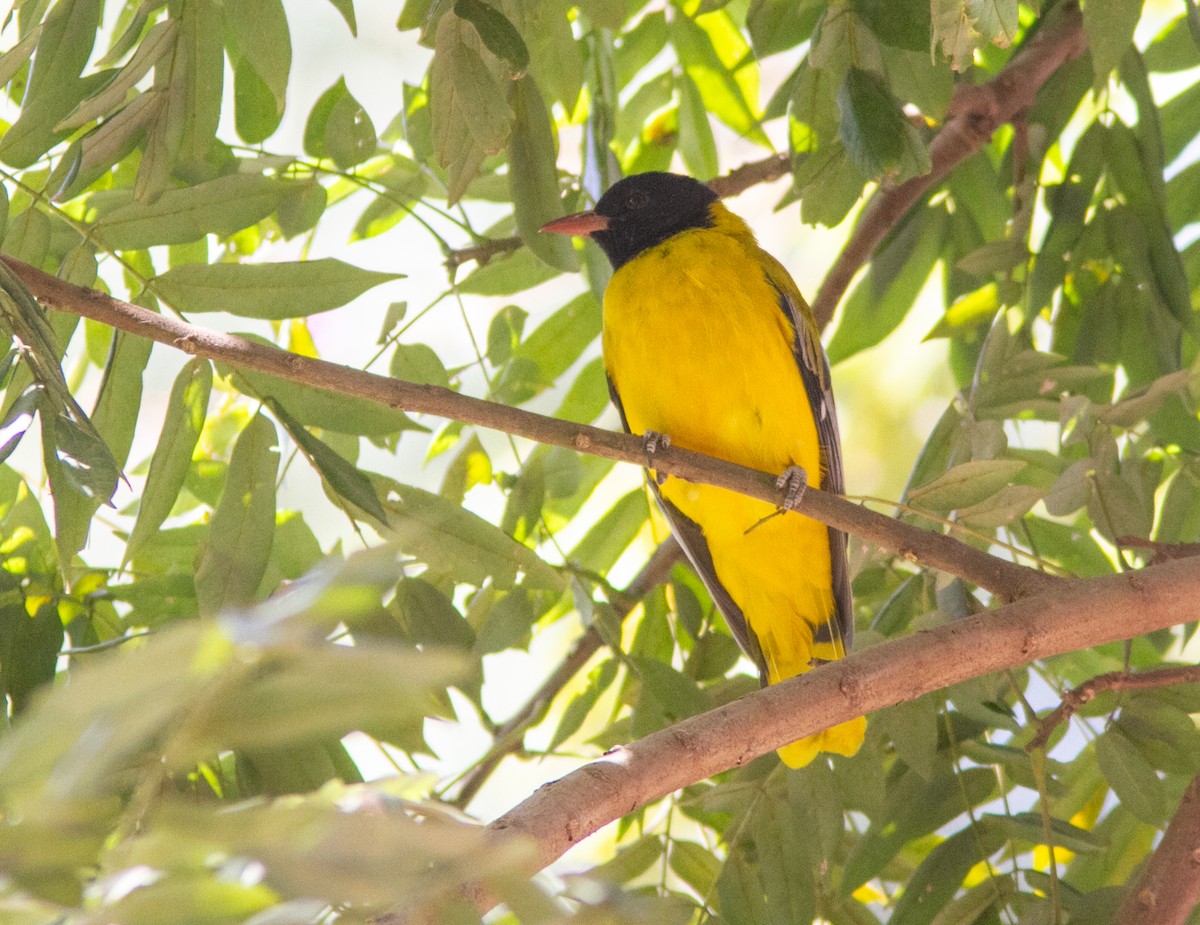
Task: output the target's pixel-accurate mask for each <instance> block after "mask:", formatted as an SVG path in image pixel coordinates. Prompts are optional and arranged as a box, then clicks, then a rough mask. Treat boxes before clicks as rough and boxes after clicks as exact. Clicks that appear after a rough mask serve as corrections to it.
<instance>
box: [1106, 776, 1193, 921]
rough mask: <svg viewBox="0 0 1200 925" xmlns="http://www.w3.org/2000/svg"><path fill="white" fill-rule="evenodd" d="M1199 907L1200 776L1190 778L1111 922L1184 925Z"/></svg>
mask: <svg viewBox="0 0 1200 925" xmlns="http://www.w3.org/2000/svg"><path fill="white" fill-rule="evenodd" d="M1198 905H1200V775H1197V776H1196V777H1194V778H1192V782H1191V783H1190V784H1188V787H1187V790H1185V791H1184V792H1183V799H1182V800H1181V801H1180V803H1179V809H1178V810H1176V811H1175V815H1174V817H1173V818H1172V819H1171V824H1170V825H1168V826H1167V831H1166V833H1165V834H1164V835H1163V838H1162V841H1161V842H1159V844H1158V847H1157V848H1156V849H1155V851H1154V854H1152V855H1151V856H1150V860H1149V862H1148V863H1147V864H1146V866H1145V868H1144V869H1143V870H1142V875H1141V876H1140V877H1139V878H1138V881H1137V883H1135V884H1134V885H1133V886H1132V887H1130V889H1129V892H1127V893H1126V894H1125V899H1124V900H1123V901H1122V902H1121V907H1120V908H1119V909H1118V910H1117V914H1116V915H1115V916H1113V922H1119V923H1120V925H1184V923H1185V922H1187V921H1188V920H1189V919H1190V917H1191V915H1192V913H1193V912H1194V911H1195V910H1196V907H1197V906H1198Z"/></svg>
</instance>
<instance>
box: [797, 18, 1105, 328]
mask: <svg viewBox="0 0 1200 925" xmlns="http://www.w3.org/2000/svg"><path fill="white" fill-rule="evenodd" d="M1086 46H1087V39H1086V36H1085V35H1084V32H1083V16H1082V14H1080V12H1079V6H1078V5H1077V4H1076V3H1073V2H1071V3H1066V4H1063V6H1062V13H1061V16H1060V18H1059V20H1058V21H1057V22H1056V23H1054V24H1053V25H1050V26H1047V27H1046V28H1044V29H1042V30H1041V31H1039V32H1038V33H1037V34H1036V35H1035V36H1034V37H1033V38H1032V39H1031V40H1030V41H1029V42H1028V43H1027V44H1026V45H1025V46H1024V47H1022V48H1021V50H1020V51H1018V52H1017V53H1016V54H1015V55H1013V57H1012V59H1011V60H1010V61H1009V62H1008V64H1007V65H1006V66H1005V68H1004V70H1002V71H1001V72H1000V73H999V74H998V75H996V77H995V78H993V79H992V80H990V81H988V82H987V83H985V84H980V85H979V86H962V87H959V88H958V90H957V91H956V92H955V95H954V100H953V102H952V103H951V105H950V114H949V116H948V117H947V118H946V121H945V123H944V124H943V125H942V128H941V130H940V131H939V132H938V133H937V135H936V136H934V139H933V141H932V142H930V145H929V157H930V160H931V161H932V163H933V167H932V169H931V170H930V171H929V173H927V174H925V175H924V176H921V177H913V178H912V179H911V180H907V181H905V182H904V183H901V184H900V185H899V186H892V187H887V188H883V187H881V188H880V189H879V190H878V191H877V192H876V193H875V195H874V196H873V197H871V201H870V202H869V203H868V204H867V206H866V208H865V209H863V213H862V217H861V218H860V219H859V221H858V224H857V225H856V226H855V228H854V231H853V233H852V234H851V235H850V240H849V241H847V242H846V246H845V247H844V248H843V249H842V252H841V253H840V254H839V255H838V258H837V260H836V261H834V264H833V266H832V267H830V268H829V272H828V273H826V274H825V279H824V281H823V282H822V283H821V288H820V290H819V291H818V292H817V297H816V298H815V299H814V300H813V303H812V309H813V314H814V315H815V316H816V319H817V324H818V325H820V327H821V328H824V327H825V326H826V325H827V324H829V321H830V319H832V318H833V313H834V311H835V310H836V309H837V306H838V303H839V302H840V301H841V299H842V296H843V295H845V294H846V290H847V289H848V288H849V286H850V282H851V280H852V279H854V274H855V273H857V272H858V270H859V268H860V267H861V266H862V265H863V264H865V263H866V262H867V261H868V260H870V259H871V255H872V254H873V253H874V252H875V248H876V247H878V246H879V243H880V242H881V241H882V240H883V239H884V238H885V237H886V236H887V234H888V232H890V231H891V230H892V229H893V228H894V227H895V226H896V224H897V222H899V221H900V219H901V218H903V217H904V215H905V213H906V212H908V210H909V209H911V208H912V207H913V205H915V204H916V203H917V202H918V201H919V200H920V198H921V197H922V196H923V195H924V194H925V193H926V192H927V191H928V190H929V189H930V188H931V187H933V186H934V184H936V183H938V182H940V181H941V180H942V179H943V178H945V177H946V175H947V174H949V173H950V171H951V170H953V169H954V168H955V167H956V166H958V164H960V163H962V161H964V160H966V159H967V158H968V157H970V156H971V155H972V154H974V153H975V152H977V151H978V150H979V149H980V148H982V147H983V146H984V145H985V144H987V142H988V141H989V140H991V137H992V134H993V133H994V132H995V131H996V129H998V128H999V127H1000V126H1001V125H1004V124H1005V123H1007V122H1011V121H1012V120H1013V119H1015V118H1017V117H1019V116H1021V115H1022V114H1023V113H1024V112H1025V111H1026V110H1027V109H1028V108H1029V107H1030V106H1032V105H1033V102H1034V100H1035V99H1036V98H1037V95H1038V93H1039V92H1040V91H1041V89H1042V87H1043V86H1044V85H1045V83H1046V81H1047V80H1049V79H1050V77H1051V76H1052V75H1053V74H1054V72H1055V71H1057V70H1058V69H1059V68H1060V67H1062V66H1063V65H1064V64H1066V63H1067V62H1068V61H1071V60H1072V59H1074V58H1077V57H1079V56H1080V55H1081V54H1083V51H1084V49H1085V48H1086Z"/></svg>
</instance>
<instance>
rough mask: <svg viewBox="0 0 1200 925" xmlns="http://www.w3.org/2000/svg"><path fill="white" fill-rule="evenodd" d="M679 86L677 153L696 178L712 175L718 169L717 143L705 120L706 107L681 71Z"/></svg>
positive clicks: (690, 81)
mask: <svg viewBox="0 0 1200 925" xmlns="http://www.w3.org/2000/svg"><path fill="white" fill-rule="evenodd" d="M678 88H679V153H680V154H682V155H683V162H684V163H685V164H687V168H688V171H689V172H690V173H691V175H692V176H693V177H696V178H697V179H702V180H703V179H709V178H712V177H715V176H716V175H717V173H718V171H719V170H720V166H719V164H718V162H717V143H716V141H715V140H714V138H713V132H712V126H711V125H710V124H709V122H708V109H707V108H705V106H704V100H703V98H702V97H701V96H700V88H699V87H697V86H696V81H695V80H693V79H692V78H691V76H690V75H688V74H687V73H684V74H682V75H681V76H680V78H679V81H678Z"/></svg>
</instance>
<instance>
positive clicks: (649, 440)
mask: <svg viewBox="0 0 1200 925" xmlns="http://www.w3.org/2000/svg"><path fill="white" fill-rule="evenodd" d="M670 445H671V437H670V435H669V434H660V433H659V432H658V431H656V430H648V431H646V432H645V433H644V434H642V450H643V452H645V454H646V470H647V471H648V472H649V473H650V477H651V478H652V479H654V484H655V485H661V484H662V483H663V482H665V481H666V480H667V477H666V476H665V475H664V474H663V473H661V472H657V471H655V469H654V454H655V453H657V452H658V451H659V450H665V449H666V448H667V447H669V446H670Z"/></svg>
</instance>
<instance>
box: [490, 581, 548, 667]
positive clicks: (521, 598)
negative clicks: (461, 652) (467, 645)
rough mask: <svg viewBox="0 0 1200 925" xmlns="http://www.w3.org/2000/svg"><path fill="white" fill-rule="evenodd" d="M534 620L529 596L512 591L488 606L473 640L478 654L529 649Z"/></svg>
mask: <svg viewBox="0 0 1200 925" xmlns="http://www.w3.org/2000/svg"><path fill="white" fill-rule="evenodd" d="M536 620H537V614H536V613H534V607H533V601H532V599H531V597H530V595H529V594H528V593H527V592H526V591H524V590H523V589H521V588H515V589H514V590H512V591H510V592H508V593H507V594H505V595H504V596H502V597H501V598H500V599H499V600H498V601H496V602H495V603H494V604H492V605H491V607H490V608H489V609H488V612H487V618H486V619H485V620H484V621H483V626H481V627H480V628H479V634H478V637H477V638H476V641H475V651H476V652H477V653H478V654H480V655H490V654H491V653H493V652H503V651H504V650H505V649H528V648H529V639H530V635H531V633H532V630H533V624H534V623H535V622H536Z"/></svg>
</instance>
